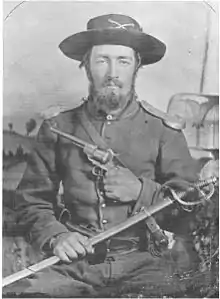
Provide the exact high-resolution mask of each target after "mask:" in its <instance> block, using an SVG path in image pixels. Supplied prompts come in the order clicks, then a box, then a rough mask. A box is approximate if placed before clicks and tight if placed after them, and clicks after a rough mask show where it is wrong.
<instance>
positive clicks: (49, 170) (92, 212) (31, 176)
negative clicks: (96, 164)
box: [16, 101, 197, 249]
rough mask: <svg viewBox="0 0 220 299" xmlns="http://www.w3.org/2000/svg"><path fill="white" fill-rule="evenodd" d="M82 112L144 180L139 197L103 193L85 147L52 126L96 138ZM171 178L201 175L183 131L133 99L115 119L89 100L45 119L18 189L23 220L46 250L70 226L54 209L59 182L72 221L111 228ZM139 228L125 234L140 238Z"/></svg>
mask: <svg viewBox="0 0 220 299" xmlns="http://www.w3.org/2000/svg"><path fill="white" fill-rule="evenodd" d="M82 113H84V114H85V115H86V117H87V118H88V119H89V120H90V121H91V122H92V124H93V125H94V126H95V128H96V130H97V131H98V132H99V133H100V134H101V136H102V137H103V139H104V140H105V141H106V143H107V144H108V146H109V148H111V149H112V150H113V151H114V152H116V153H117V154H119V157H120V159H121V160H122V161H123V164H124V165H125V166H126V167H127V168H129V169H130V170H131V171H132V172H133V173H134V174H135V175H136V176H137V177H138V178H139V179H140V180H141V181H142V183H143V184H142V189H141V192H140V195H139V197H138V199H137V200H136V201H131V202H125V203H123V202H116V201H114V200H109V199H107V198H105V195H103V197H102V198H101V199H100V198H98V196H97V192H96V189H95V177H94V176H93V175H92V173H91V171H92V167H93V166H92V164H91V162H90V161H89V160H88V159H87V156H86V155H85V154H84V153H83V150H82V148H79V147H77V146H76V145H74V144H73V143H71V141H69V140H67V139H64V138H62V137H59V136H57V135H56V134H54V133H52V132H51V130H50V126H51V125H54V126H56V128H57V129H59V130H61V131H63V132H66V133H69V134H71V135H74V136H76V137H78V138H81V139H82V140H84V141H86V142H89V143H92V140H91V138H90V136H89V135H88V133H87V132H86V130H85V128H84V127H83V125H82V123H81V116H82ZM171 178H181V179H184V180H187V181H195V180H196V179H197V175H196V172H195V167H194V163H193V159H192V158H191V156H190V153H189V150H188V147H187V143H186V140H185V138H184V135H183V133H182V132H181V131H178V130H174V129H172V128H170V127H167V126H165V125H164V124H163V122H162V120H161V119H159V118H157V117H156V116H153V115H152V114H149V113H148V112H146V111H145V110H144V109H143V108H142V107H141V106H140V104H139V103H138V102H137V101H133V102H132V103H131V104H130V106H129V107H128V108H127V109H126V110H125V111H123V113H122V114H121V115H120V117H118V118H116V119H114V117H112V116H111V115H108V116H107V117H103V116H100V115H99V114H98V113H96V111H94V110H93V109H92V107H91V105H89V102H84V103H83V104H82V105H80V106H79V107H77V108H75V109H72V110H69V111H65V112H62V113H60V114H59V115H57V116H55V117H52V118H51V119H48V120H45V121H44V122H43V124H42V126H41V128H40V130H39V133H38V136H37V144H36V146H35V148H34V150H33V152H32V154H31V155H30V157H29V160H28V165H27V169H26V171H25V173H24V176H23V178H22V180H21V182H20V185H19V187H18V190H17V196H18V198H17V199H16V202H17V210H18V219H19V222H20V223H23V224H24V225H26V226H27V228H28V230H29V232H30V239H31V242H32V244H33V245H35V246H37V247H38V248H40V249H42V248H43V246H44V245H45V244H46V243H47V242H48V241H49V240H50V239H51V237H52V236H56V235H58V234H59V233H62V232H66V231H68V230H67V228H66V227H65V225H63V224H62V223H60V222H59V221H58V220H57V218H56V216H55V212H54V209H55V207H56V201H57V192H58V190H59V186H60V182H62V185H63V200H64V202H65V205H66V207H67V208H68V209H69V211H70V213H71V220H72V222H73V223H75V224H82V225H84V226H89V227H90V228H93V229H99V230H100V229H101V230H106V229H108V228H110V227H112V226H114V225H116V224H117V223H120V222H123V221H124V220H125V219H127V217H129V216H130V215H131V213H132V212H134V211H138V210H139V209H140V208H141V206H149V205H151V204H152V200H153V196H154V194H155V192H156V190H157V189H158V187H159V186H160V185H159V184H161V183H163V182H166V181H167V180H169V179H171ZM137 228H138V226H135V227H132V228H130V229H127V230H126V231H125V232H123V233H121V236H122V237H123V238H129V239H130V238H132V237H137V236H138V229H137Z"/></svg>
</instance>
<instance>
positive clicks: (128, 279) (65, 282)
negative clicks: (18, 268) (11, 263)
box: [3, 251, 189, 298]
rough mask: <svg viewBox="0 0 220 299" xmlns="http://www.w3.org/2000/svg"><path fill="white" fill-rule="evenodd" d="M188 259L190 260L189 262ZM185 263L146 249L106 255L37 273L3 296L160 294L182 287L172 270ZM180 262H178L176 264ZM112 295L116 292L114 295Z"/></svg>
mask: <svg viewBox="0 0 220 299" xmlns="http://www.w3.org/2000/svg"><path fill="white" fill-rule="evenodd" d="M188 262H189V261H188ZM188 262H187V261H185V262H184V261H182V262H181V263H177V261H174V260H173V258H172V255H171V254H170V251H169V252H167V253H166V254H165V256H164V257H162V258H158V257H152V256H151V255H150V254H149V253H148V252H132V253H129V254H124V255H123V254H121V255H115V256H111V257H107V259H106V260H105V262H104V263H101V264H96V265H90V264H88V262H87V261H86V260H82V261H77V262H75V263H72V264H60V265H55V266H52V267H50V268H47V269H45V270H44V271H42V272H38V273H36V274H35V275H34V276H33V277H32V278H29V279H26V280H23V284H24V281H25V284H24V287H23V288H22V287H21V282H20V283H19V282H18V283H16V284H14V285H12V286H11V287H8V288H7V290H5V291H4V293H3V294H4V297H7V296H9V294H10V295H13V294H14V296H19V297H21V296H23V297H28V296H29V297H33V296H34V294H37V296H36V297H40V296H39V295H40V294H41V295H42V297H57V298H62V297H84V298H85V297H114V296H116V297H117V294H125V293H129V292H132V291H133V290H136V291H140V290H144V292H146V293H148V294H149V295H150V294H152V296H154V295H156V296H160V295H165V294H169V293H173V292H175V293H176V292H178V291H180V290H182V289H181V288H182V286H181V285H180V284H179V282H178V280H176V278H174V277H173V273H175V272H179V273H180V272H184V271H186V270H187V269H188ZM179 265H181V266H180V267H179ZM114 294H115V295H114Z"/></svg>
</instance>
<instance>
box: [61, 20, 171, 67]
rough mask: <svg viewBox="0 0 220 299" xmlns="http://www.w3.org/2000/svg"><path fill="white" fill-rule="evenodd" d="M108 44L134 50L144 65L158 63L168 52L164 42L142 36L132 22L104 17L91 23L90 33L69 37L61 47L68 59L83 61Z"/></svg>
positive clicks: (149, 36) (144, 34)
mask: <svg viewBox="0 0 220 299" xmlns="http://www.w3.org/2000/svg"><path fill="white" fill-rule="evenodd" d="M105 44H106V45H107V44H110V45H123V46H127V47H130V48H133V49H134V50H135V51H137V52H138V53H139V54H140V56H141V64H142V65H146V64H151V63H155V62H157V61H159V60H160V59H161V58H162V57H163V56H164V54H165V51H166V46H165V44H164V43H163V42H161V41H160V40H158V39H157V38H155V37H153V36H151V35H149V34H146V33H144V32H142V28H141V27H140V25H139V24H138V23H137V22H136V21H135V20H134V19H133V18H131V17H129V16H125V15H121V14H108V15H102V16H98V17H95V18H93V19H91V20H89V22H88V23H87V31H83V32H79V33H76V34H74V35H71V36H69V37H67V38H66V39H64V40H63V41H62V42H61V43H60V45H59V47H60V49H61V51H62V52H63V53H64V54H65V55H66V56H67V57H69V58H71V59H75V60H79V61H82V58H83V56H84V55H85V53H86V52H87V51H88V50H89V49H91V48H92V47H93V46H95V45H105Z"/></svg>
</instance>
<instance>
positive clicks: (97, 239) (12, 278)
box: [2, 177, 218, 287]
mask: <svg viewBox="0 0 220 299" xmlns="http://www.w3.org/2000/svg"><path fill="white" fill-rule="evenodd" d="M217 181H218V179H217V178H216V177H211V178H209V179H207V180H204V181H200V182H198V183H197V184H195V186H197V187H198V186H199V187H204V186H207V185H209V184H215V183H216V182H217ZM192 190H194V188H193V187H191V188H189V190H187V191H182V192H179V193H178V196H179V198H183V197H185V196H186V195H187V193H188V192H191V191H192ZM174 201H175V199H174V200H172V199H170V197H168V196H167V197H165V198H164V200H163V201H162V202H159V203H157V204H155V205H153V206H150V207H148V208H147V210H146V209H145V208H144V207H143V208H142V209H141V211H140V212H138V213H137V214H135V215H133V216H131V217H129V218H128V219H127V220H125V221H124V222H122V223H119V224H117V225H115V226H114V227H112V228H110V229H107V230H106V231H103V232H101V233H99V234H97V235H95V236H93V237H91V238H89V244H90V245H92V246H94V245H97V244H98V243H101V242H103V241H106V240H107V239H109V238H111V237H113V236H115V235H116V234H118V233H120V232H121V231H123V230H125V229H127V228H129V227H131V226H133V225H135V224H137V223H138V222H140V221H143V220H145V219H147V218H148V217H150V216H151V215H153V214H155V213H157V212H159V211H160V210H162V209H164V208H166V207H168V206H170V205H171V204H173V203H174ZM60 261H61V260H60V258H58V257H57V256H52V257H49V258H47V259H45V260H43V261H41V262H39V263H36V264H34V265H32V266H29V267H27V268H25V269H24V270H21V271H18V272H16V273H14V274H11V275H9V276H7V277H5V278H3V279H2V287H5V286H7V285H9V284H11V283H14V282H16V281H18V280H20V279H23V278H26V277H28V276H30V275H33V274H35V273H36V272H38V271H41V270H43V269H44V268H47V267H49V266H52V265H54V264H56V263H58V262H60Z"/></svg>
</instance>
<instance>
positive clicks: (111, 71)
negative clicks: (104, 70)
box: [108, 61, 118, 78]
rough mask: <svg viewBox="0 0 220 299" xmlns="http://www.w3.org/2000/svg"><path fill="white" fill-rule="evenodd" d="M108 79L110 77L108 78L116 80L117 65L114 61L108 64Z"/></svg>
mask: <svg viewBox="0 0 220 299" xmlns="http://www.w3.org/2000/svg"><path fill="white" fill-rule="evenodd" d="M108 77H110V78H117V77H118V70H117V65H116V63H115V62H114V61H110V62H109V65H108Z"/></svg>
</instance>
